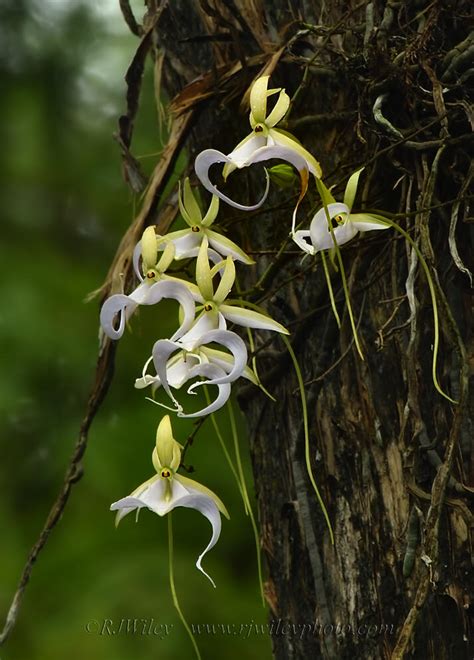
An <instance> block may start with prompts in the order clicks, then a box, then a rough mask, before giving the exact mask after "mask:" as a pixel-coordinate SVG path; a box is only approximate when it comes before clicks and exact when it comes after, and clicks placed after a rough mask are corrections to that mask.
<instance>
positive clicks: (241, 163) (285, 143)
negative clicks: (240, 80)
mask: <svg viewBox="0 0 474 660" xmlns="http://www.w3.org/2000/svg"><path fill="white" fill-rule="evenodd" d="M268 79H269V76H262V77H260V78H258V79H257V80H256V81H255V83H254V84H253V85H252V89H251V91H250V125H251V127H252V129H253V130H252V132H251V133H250V135H248V136H247V137H246V138H244V139H243V140H242V142H240V143H239V144H238V145H237V146H236V147H235V149H234V150H233V151H231V152H230V154H227V155H225V154H223V153H222V152H220V151H217V150H216V149H206V150H204V151H202V152H201V153H200V154H199V155H198V157H197V158H196V162H195V165H194V168H195V171H196V174H197V176H198V178H199V179H200V181H201V183H202V185H203V186H204V187H205V188H206V189H207V190H209V191H210V192H212V193H213V194H214V195H217V196H218V197H220V198H221V199H222V200H223V201H225V202H227V203H228V204H230V205H231V206H234V207H235V208H238V209H242V210H245V211H250V210H255V209H257V208H259V207H260V206H261V205H262V204H263V202H264V201H265V199H266V197H267V194H268V188H269V179H268V173H266V184H267V185H266V189H265V192H264V194H263V196H262V197H261V199H260V201H259V202H258V203H257V204H254V205H252V206H245V205H242V204H239V203H237V202H235V201H234V200H232V199H231V198H229V197H227V196H226V195H224V193H222V192H221V191H220V190H219V189H218V188H217V187H216V186H215V185H214V184H213V183H212V182H211V180H210V178H209V169H210V168H211V166H212V165H214V164H215V163H225V165H224V169H223V172H222V173H223V176H224V180H226V179H227V177H228V176H229V174H230V173H231V172H233V171H234V170H235V169H241V168H243V167H248V166H249V165H253V164H254V163H259V162H262V161H266V160H270V159H272V158H278V159H281V160H285V161H287V162H289V163H291V165H293V166H294V167H295V168H296V169H297V170H298V171H299V173H300V177H301V195H300V199H299V200H298V203H299V201H300V200H301V199H302V197H303V196H304V194H305V192H306V188H307V186H308V171H309V172H311V173H312V174H313V175H314V176H315V177H316V178H320V177H321V167H320V165H319V163H318V162H317V160H316V159H315V158H314V156H312V155H311V154H310V153H309V151H307V150H306V149H305V148H304V147H303V146H302V145H301V144H300V142H298V140H297V139H296V138H295V137H294V136H293V135H291V134H290V133H287V132H286V131H283V130H281V129H278V128H275V126H276V124H278V122H279V121H281V119H283V117H284V116H285V114H286V112H287V111H288V108H289V105H290V97H289V96H288V94H287V93H286V92H285V90H284V89H281V88H278V89H270V90H269V89H268ZM273 94H279V96H278V100H277V102H276V104H275V106H274V108H273V109H272V111H271V112H270V114H269V115H268V116H267V99H268V97H269V96H272V95H273Z"/></svg>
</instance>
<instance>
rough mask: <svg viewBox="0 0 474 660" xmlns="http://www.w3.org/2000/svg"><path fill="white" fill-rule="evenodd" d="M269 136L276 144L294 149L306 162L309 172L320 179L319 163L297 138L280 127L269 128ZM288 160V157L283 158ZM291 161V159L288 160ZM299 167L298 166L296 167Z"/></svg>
mask: <svg viewBox="0 0 474 660" xmlns="http://www.w3.org/2000/svg"><path fill="white" fill-rule="evenodd" d="M269 137H271V138H272V140H273V141H274V142H275V144H276V145H280V146H282V147H286V148H287V149H290V150H291V151H294V152H295V153H297V154H298V156H300V157H301V158H303V159H304V160H305V161H306V163H307V167H308V169H309V171H310V172H311V174H313V175H314V176H315V177H316V178H317V179H320V178H321V176H322V170H321V165H320V164H319V163H318V161H317V160H316V158H315V157H314V156H313V155H312V154H310V153H309V151H308V150H307V149H305V148H304V147H303V146H302V145H301V144H300V143H299V142H298V141H297V140H296V138H295V137H293V136H292V135H290V134H289V133H286V132H284V131H282V130H281V129H280V128H271V129H270V131H269ZM285 160H288V159H285ZM289 162H291V161H289ZM297 169H300V168H297Z"/></svg>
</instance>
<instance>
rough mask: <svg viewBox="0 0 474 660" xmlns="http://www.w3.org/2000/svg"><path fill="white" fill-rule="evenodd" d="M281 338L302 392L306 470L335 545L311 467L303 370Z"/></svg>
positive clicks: (284, 337) (287, 342) (285, 341)
mask: <svg viewBox="0 0 474 660" xmlns="http://www.w3.org/2000/svg"><path fill="white" fill-rule="evenodd" d="M281 338H282V339H283V341H284V343H285V346H286V348H287V350H288V353H289V354H290V357H291V360H292V362H293V366H294V369H295V372H296V378H297V379H298V387H299V390H300V396H301V408H302V410H303V429H304V455H305V461H306V469H307V471H308V476H309V480H310V481H311V484H312V486H313V488H314V492H315V493H316V497H317V498H318V502H319V506H320V507H321V510H322V512H323V515H324V519H325V520H326V525H327V527H328V530H329V535H330V537H331V543H332V545H334V532H333V529H332V525H331V521H330V520H329V514H328V511H327V509H326V506H325V504H324V502H323V498H322V497H321V493H320V492H319V488H318V486H317V485H316V481H315V478H314V475H313V469H312V467H311V453H310V446H309V424H308V406H307V403H306V392H305V389H304V382H303V376H302V374H301V369H300V365H299V364H298V360H297V358H296V355H295V352H294V350H293V347H292V345H291V344H290V341H289V339H288V337H286V336H285V335H281Z"/></svg>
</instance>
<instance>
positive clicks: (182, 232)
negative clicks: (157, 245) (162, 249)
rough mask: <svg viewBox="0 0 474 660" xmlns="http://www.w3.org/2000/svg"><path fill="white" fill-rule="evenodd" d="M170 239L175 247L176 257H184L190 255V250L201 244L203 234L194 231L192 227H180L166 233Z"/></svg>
mask: <svg viewBox="0 0 474 660" xmlns="http://www.w3.org/2000/svg"><path fill="white" fill-rule="evenodd" d="M166 238H167V239H168V241H170V242H172V243H173V245H174V247H175V255H174V258H175V259H184V258H185V257H188V256H190V255H189V252H190V251H191V250H194V249H195V248H197V249H198V250H199V247H200V245H201V235H200V233H199V232H193V231H191V229H179V230H178V231H172V232H170V233H169V234H167V235H166Z"/></svg>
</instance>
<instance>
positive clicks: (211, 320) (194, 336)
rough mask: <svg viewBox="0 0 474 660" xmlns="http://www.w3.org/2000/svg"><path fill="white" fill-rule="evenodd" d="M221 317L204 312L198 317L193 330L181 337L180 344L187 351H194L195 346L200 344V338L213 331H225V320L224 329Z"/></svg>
mask: <svg viewBox="0 0 474 660" xmlns="http://www.w3.org/2000/svg"><path fill="white" fill-rule="evenodd" d="M220 316H221V315H218V314H215V313H212V312H202V314H200V316H198V317H197V319H196V321H195V322H194V324H193V326H192V328H191V329H190V330H189V331H188V332H187V333H186V334H185V335H183V336H182V337H180V340H179V343H180V345H181V346H182V347H183V348H184V349H185V350H189V351H190V350H192V349H193V348H194V346H195V345H196V344H197V342H199V340H200V338H201V337H202V336H203V335H204V334H206V333H207V332H210V331H211V330H217V329H222V330H225V329H226V328H225V320H224V327H222V328H221V327H220V325H221V319H220Z"/></svg>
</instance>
